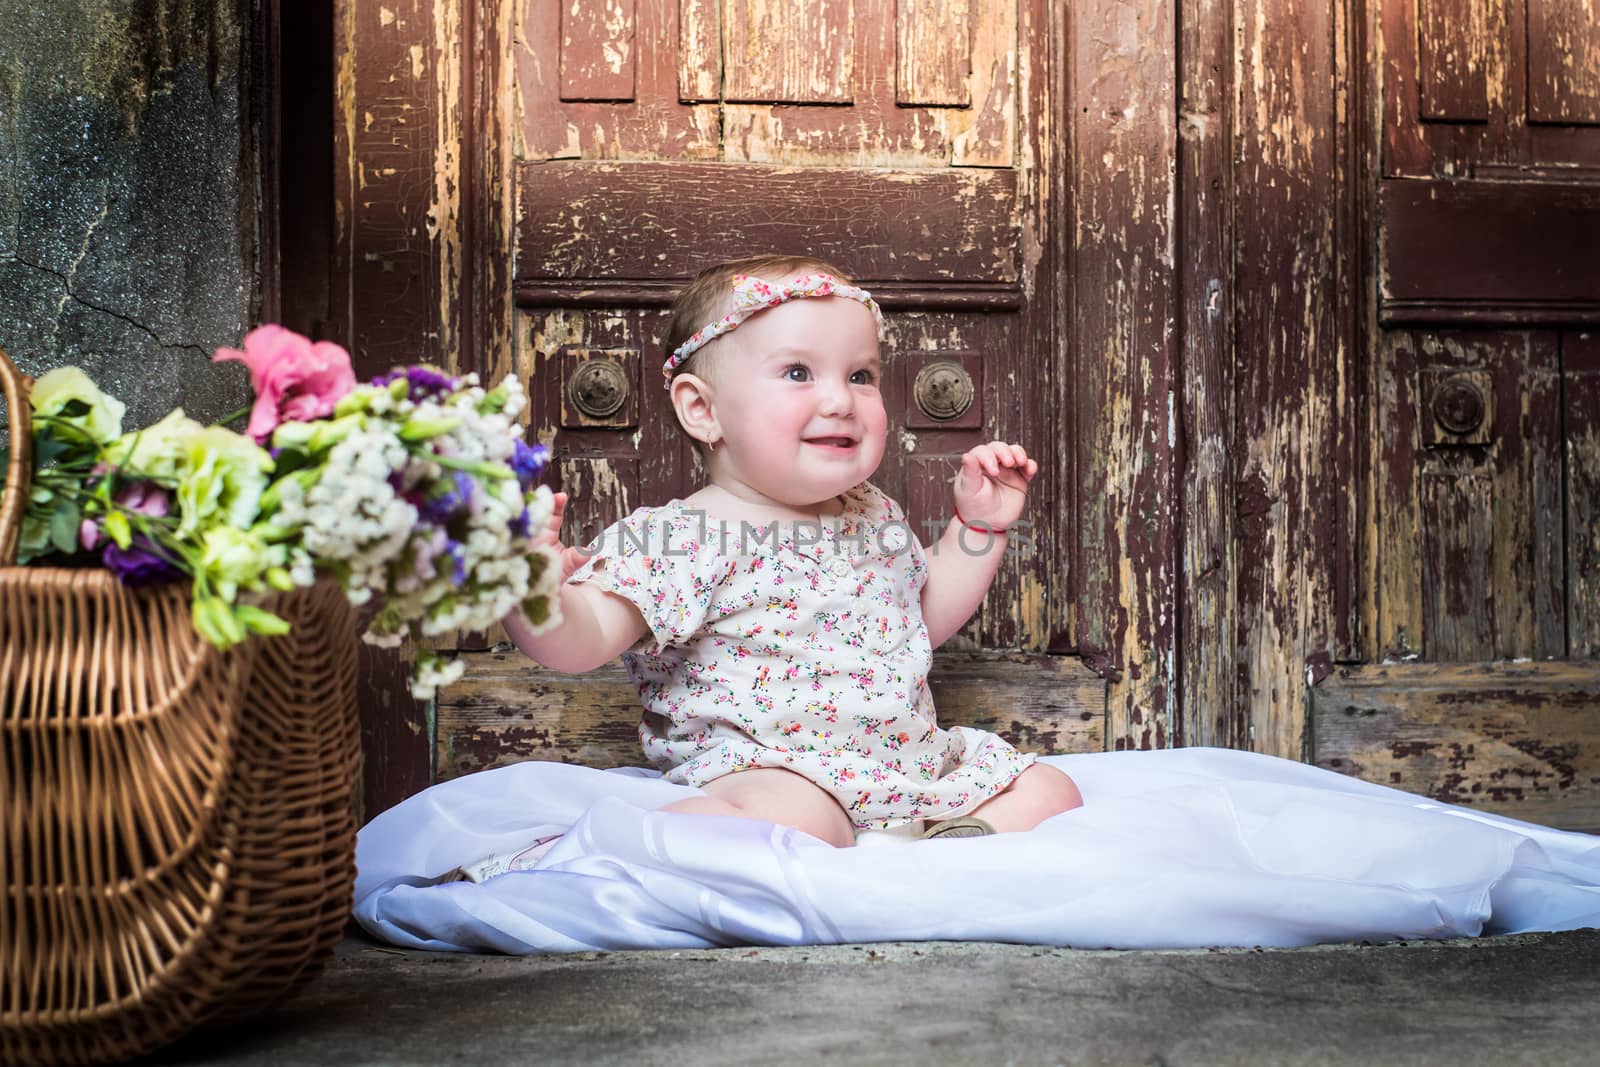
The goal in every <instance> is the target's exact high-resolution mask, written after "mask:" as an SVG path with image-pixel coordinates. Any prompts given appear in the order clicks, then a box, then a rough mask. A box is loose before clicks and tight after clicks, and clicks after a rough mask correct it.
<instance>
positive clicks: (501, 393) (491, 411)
mask: <svg viewBox="0 0 1600 1067" xmlns="http://www.w3.org/2000/svg"><path fill="white" fill-rule="evenodd" d="M509 399H510V394H508V393H507V392H506V390H505V386H502V385H497V386H495V387H494V388H493V389H491V390H489V391H488V392H487V393H485V394H483V399H482V400H480V401H478V413H479V414H480V415H498V414H500V412H502V411H504V410H505V409H506V401H507V400H509Z"/></svg>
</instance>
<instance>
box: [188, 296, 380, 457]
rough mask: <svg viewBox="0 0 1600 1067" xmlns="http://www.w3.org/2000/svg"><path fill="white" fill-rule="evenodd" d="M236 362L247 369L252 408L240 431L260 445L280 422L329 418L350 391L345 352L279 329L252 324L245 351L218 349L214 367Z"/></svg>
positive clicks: (352, 379) (351, 373) (351, 378)
mask: <svg viewBox="0 0 1600 1067" xmlns="http://www.w3.org/2000/svg"><path fill="white" fill-rule="evenodd" d="M233 359H236V360H239V361H240V362H242V363H243V364H244V365H245V366H246V367H248V368H249V369H250V385H251V387H252V388H254V389H255V391H256V406H255V407H254V408H253V409H252V410H251V412H250V424H249V425H248V426H246V427H245V433H247V434H249V435H250V436H251V437H254V438H255V439H256V441H257V443H265V442H266V440H267V439H268V438H270V437H271V436H272V431H273V430H274V429H276V428H277V426H278V424H279V423H280V422H290V421H294V422H306V421H309V420H311V419H318V418H321V417H322V416H324V415H331V414H333V407H334V405H335V404H337V403H338V402H339V398H340V397H342V396H344V395H345V394H346V393H348V392H349V391H350V390H351V389H354V388H355V385H356V375H355V371H353V370H351V369H350V353H348V352H346V351H345V350H344V349H343V348H340V347H339V346H338V345H336V344H334V343H332V342H331V341H316V342H313V341H312V340H311V339H310V338H309V337H302V336H300V335H299V334H297V333H295V332H294V331H293V330H286V329H284V328H283V327H282V326H270V325H269V326H257V327H256V328H255V329H253V330H251V331H250V332H249V333H248V334H246V335H245V338H244V351H242V352H241V351H239V350H238V349H233V348H219V349H217V354H216V355H215V356H214V357H213V358H212V362H213V363H221V362H224V361H226V360H233Z"/></svg>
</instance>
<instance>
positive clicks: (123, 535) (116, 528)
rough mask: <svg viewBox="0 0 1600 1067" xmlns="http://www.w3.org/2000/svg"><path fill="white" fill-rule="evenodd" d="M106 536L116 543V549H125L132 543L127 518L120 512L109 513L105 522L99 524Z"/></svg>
mask: <svg viewBox="0 0 1600 1067" xmlns="http://www.w3.org/2000/svg"><path fill="white" fill-rule="evenodd" d="M100 525H101V527H102V528H103V529H104V530H105V532H106V536H107V537H109V538H111V540H113V541H115V542H116V543H117V547H118V548H123V549H125V548H127V547H128V546H129V545H130V544H132V543H133V530H132V528H131V527H130V526H129V524H128V516H126V515H124V514H123V513H122V512H120V511H109V512H107V513H106V517H105V520H104V521H103V522H102V523H101V524H100Z"/></svg>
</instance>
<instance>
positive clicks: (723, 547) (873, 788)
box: [569, 482, 1034, 829]
mask: <svg viewBox="0 0 1600 1067" xmlns="http://www.w3.org/2000/svg"><path fill="white" fill-rule="evenodd" d="M843 501H844V510H843V513H842V514H841V515H839V516H838V517H836V518H824V519H823V520H822V521H821V523H820V524H819V525H817V526H814V527H809V528H808V527H805V526H804V525H803V524H801V525H797V526H796V527H794V528H793V529H789V530H788V533H787V534H785V533H784V532H783V531H784V530H785V529H788V528H787V527H779V526H776V525H774V526H770V527H756V526H753V525H750V524H742V523H741V524H734V523H730V522H726V521H724V520H720V519H716V518H712V517H710V516H707V515H705V514H704V513H703V512H701V511H698V510H694V509H692V508H690V507H689V506H688V505H686V504H684V503H683V502H682V501H677V500H675V501H672V502H670V503H668V504H665V505H663V506H661V507H657V508H640V509H639V510H638V511H635V512H634V513H633V514H631V515H629V516H628V517H627V518H625V519H623V520H622V521H621V522H618V523H616V524H614V525H612V526H610V527H608V528H607V529H606V530H605V531H604V532H603V533H602V534H601V536H600V539H599V541H598V542H597V543H596V544H594V545H591V546H590V548H591V551H593V552H594V553H595V554H594V555H593V556H591V557H590V559H589V560H588V561H587V562H586V563H585V564H584V565H583V566H582V567H580V568H579V569H578V570H577V571H576V572H574V574H573V575H572V577H571V578H570V579H569V581H572V582H593V583H594V584H595V585H596V586H598V587H599V588H601V589H604V590H606V591H608V592H611V593H615V594H617V595H618V596H621V597H623V598H625V599H627V600H628V601H630V602H631V603H633V604H634V605H635V606H636V607H637V608H638V609H639V612H640V613H641V614H642V615H643V616H644V619H645V622H646V623H648V624H649V632H648V633H646V634H645V635H644V636H643V637H642V638H640V640H639V642H638V643H637V644H635V645H634V646H633V647H632V648H631V649H629V650H628V651H626V652H624V653H623V656H622V659H623V663H624V665H625V666H626V667H627V670H628V675H629V677H630V678H632V679H633V682H634V684H636V685H637V686H638V687H639V696H640V699H641V701H642V702H643V704H644V716H643V718H642V720H641V722H640V724H639V739H640V741H641V742H643V744H644V753H645V756H646V758H648V759H649V760H650V762H651V763H653V764H654V765H655V766H657V767H659V768H661V769H662V770H663V771H664V772H665V774H666V778H667V780H668V781H672V782H677V783H680V784H683V785H690V786H701V785H704V784H705V783H706V782H709V781H712V780H714V779H717V778H721V777H722V776H723V775H726V774H731V773H734V772H736V771H742V770H747V769H749V768H752V767H781V768H784V769H787V770H790V771H794V772H796V773H798V774H801V775H803V776H805V777H806V778H808V779H810V780H811V781H812V782H815V783H816V784H817V785H819V786H821V787H822V788H823V789H825V790H827V791H828V792H829V793H831V794H832V795H833V796H834V797H835V798H837V799H838V801H839V804H840V806H842V807H843V808H844V809H845V811H846V812H848V813H849V815H850V818H851V820H852V821H853V822H854V823H855V825H856V826H857V827H858V828H861V829H868V828H872V829H887V828H889V827H893V826H899V825H902V824H904V823H908V822H912V821H914V820H917V819H925V820H930V821H936V820H942V819H948V818H953V817H955V816H957V815H961V814H964V813H966V812H969V811H971V810H972V809H973V808H975V807H977V806H978V805H979V804H981V803H983V802H984V801H985V800H988V799H989V798H990V797H992V796H994V795H995V794H996V793H998V792H1000V791H1001V790H1003V789H1005V788H1006V786H1008V785H1010V784H1011V782H1012V781H1013V780H1014V779H1015V778H1016V777H1017V775H1019V774H1020V773H1022V771H1023V770H1024V769H1026V768H1027V767H1028V765H1029V764H1031V763H1032V762H1033V760H1034V757H1033V756H1031V755H1025V754H1023V753H1021V752H1018V751H1017V750H1016V749H1015V748H1013V747H1012V746H1011V745H1010V744H1008V743H1007V742H1005V741H1004V740H1002V739H1001V738H999V737H997V736H995V735H994V734H991V733H988V732H987V731H984V730H976V729H972V728H970V727H964V726H956V727H951V728H950V729H947V730H944V729H940V728H939V726H938V724H937V722H936V721H935V718H934V709H933V698H932V696H931V695H930V694H929V692H928V667H929V665H930V663H931V661H932V649H931V648H930V646H929V644H928V629H927V627H926V626H925V625H924V624H923V621H922V605H921V591H922V586H923V584H924V583H925V582H926V581H927V577H928V564H927V560H926V558H925V557H924V555H923V551H922V547H921V546H920V545H919V544H918V543H917V539H916V538H915V537H914V536H913V535H912V532H911V528H910V526H909V525H908V524H907V523H906V521H905V516H904V514H903V513H902V512H901V510H900V507H899V505H898V504H896V503H895V502H894V501H893V500H890V499H889V498H888V497H887V496H885V495H884V494H883V493H882V492H881V491H879V490H878V489H877V488H876V487H874V486H873V485H871V484H869V483H865V482H863V483H862V484H861V485H858V486H856V487H855V488H854V489H851V490H849V491H848V492H847V493H845V494H844V496H843Z"/></svg>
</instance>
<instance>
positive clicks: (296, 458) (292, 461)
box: [272, 448, 311, 478]
mask: <svg viewBox="0 0 1600 1067" xmlns="http://www.w3.org/2000/svg"><path fill="white" fill-rule="evenodd" d="M310 464H311V456H310V455H309V454H308V453H307V452H306V451H305V450H304V449H299V448H285V449H282V450H280V451H279V452H278V456H277V458H276V459H274V460H273V461H272V474H273V476H274V477H276V478H281V477H283V476H284V475H285V474H293V473H294V472H295V471H297V470H300V469H301V468H303V467H307V466H309V465H310Z"/></svg>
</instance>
